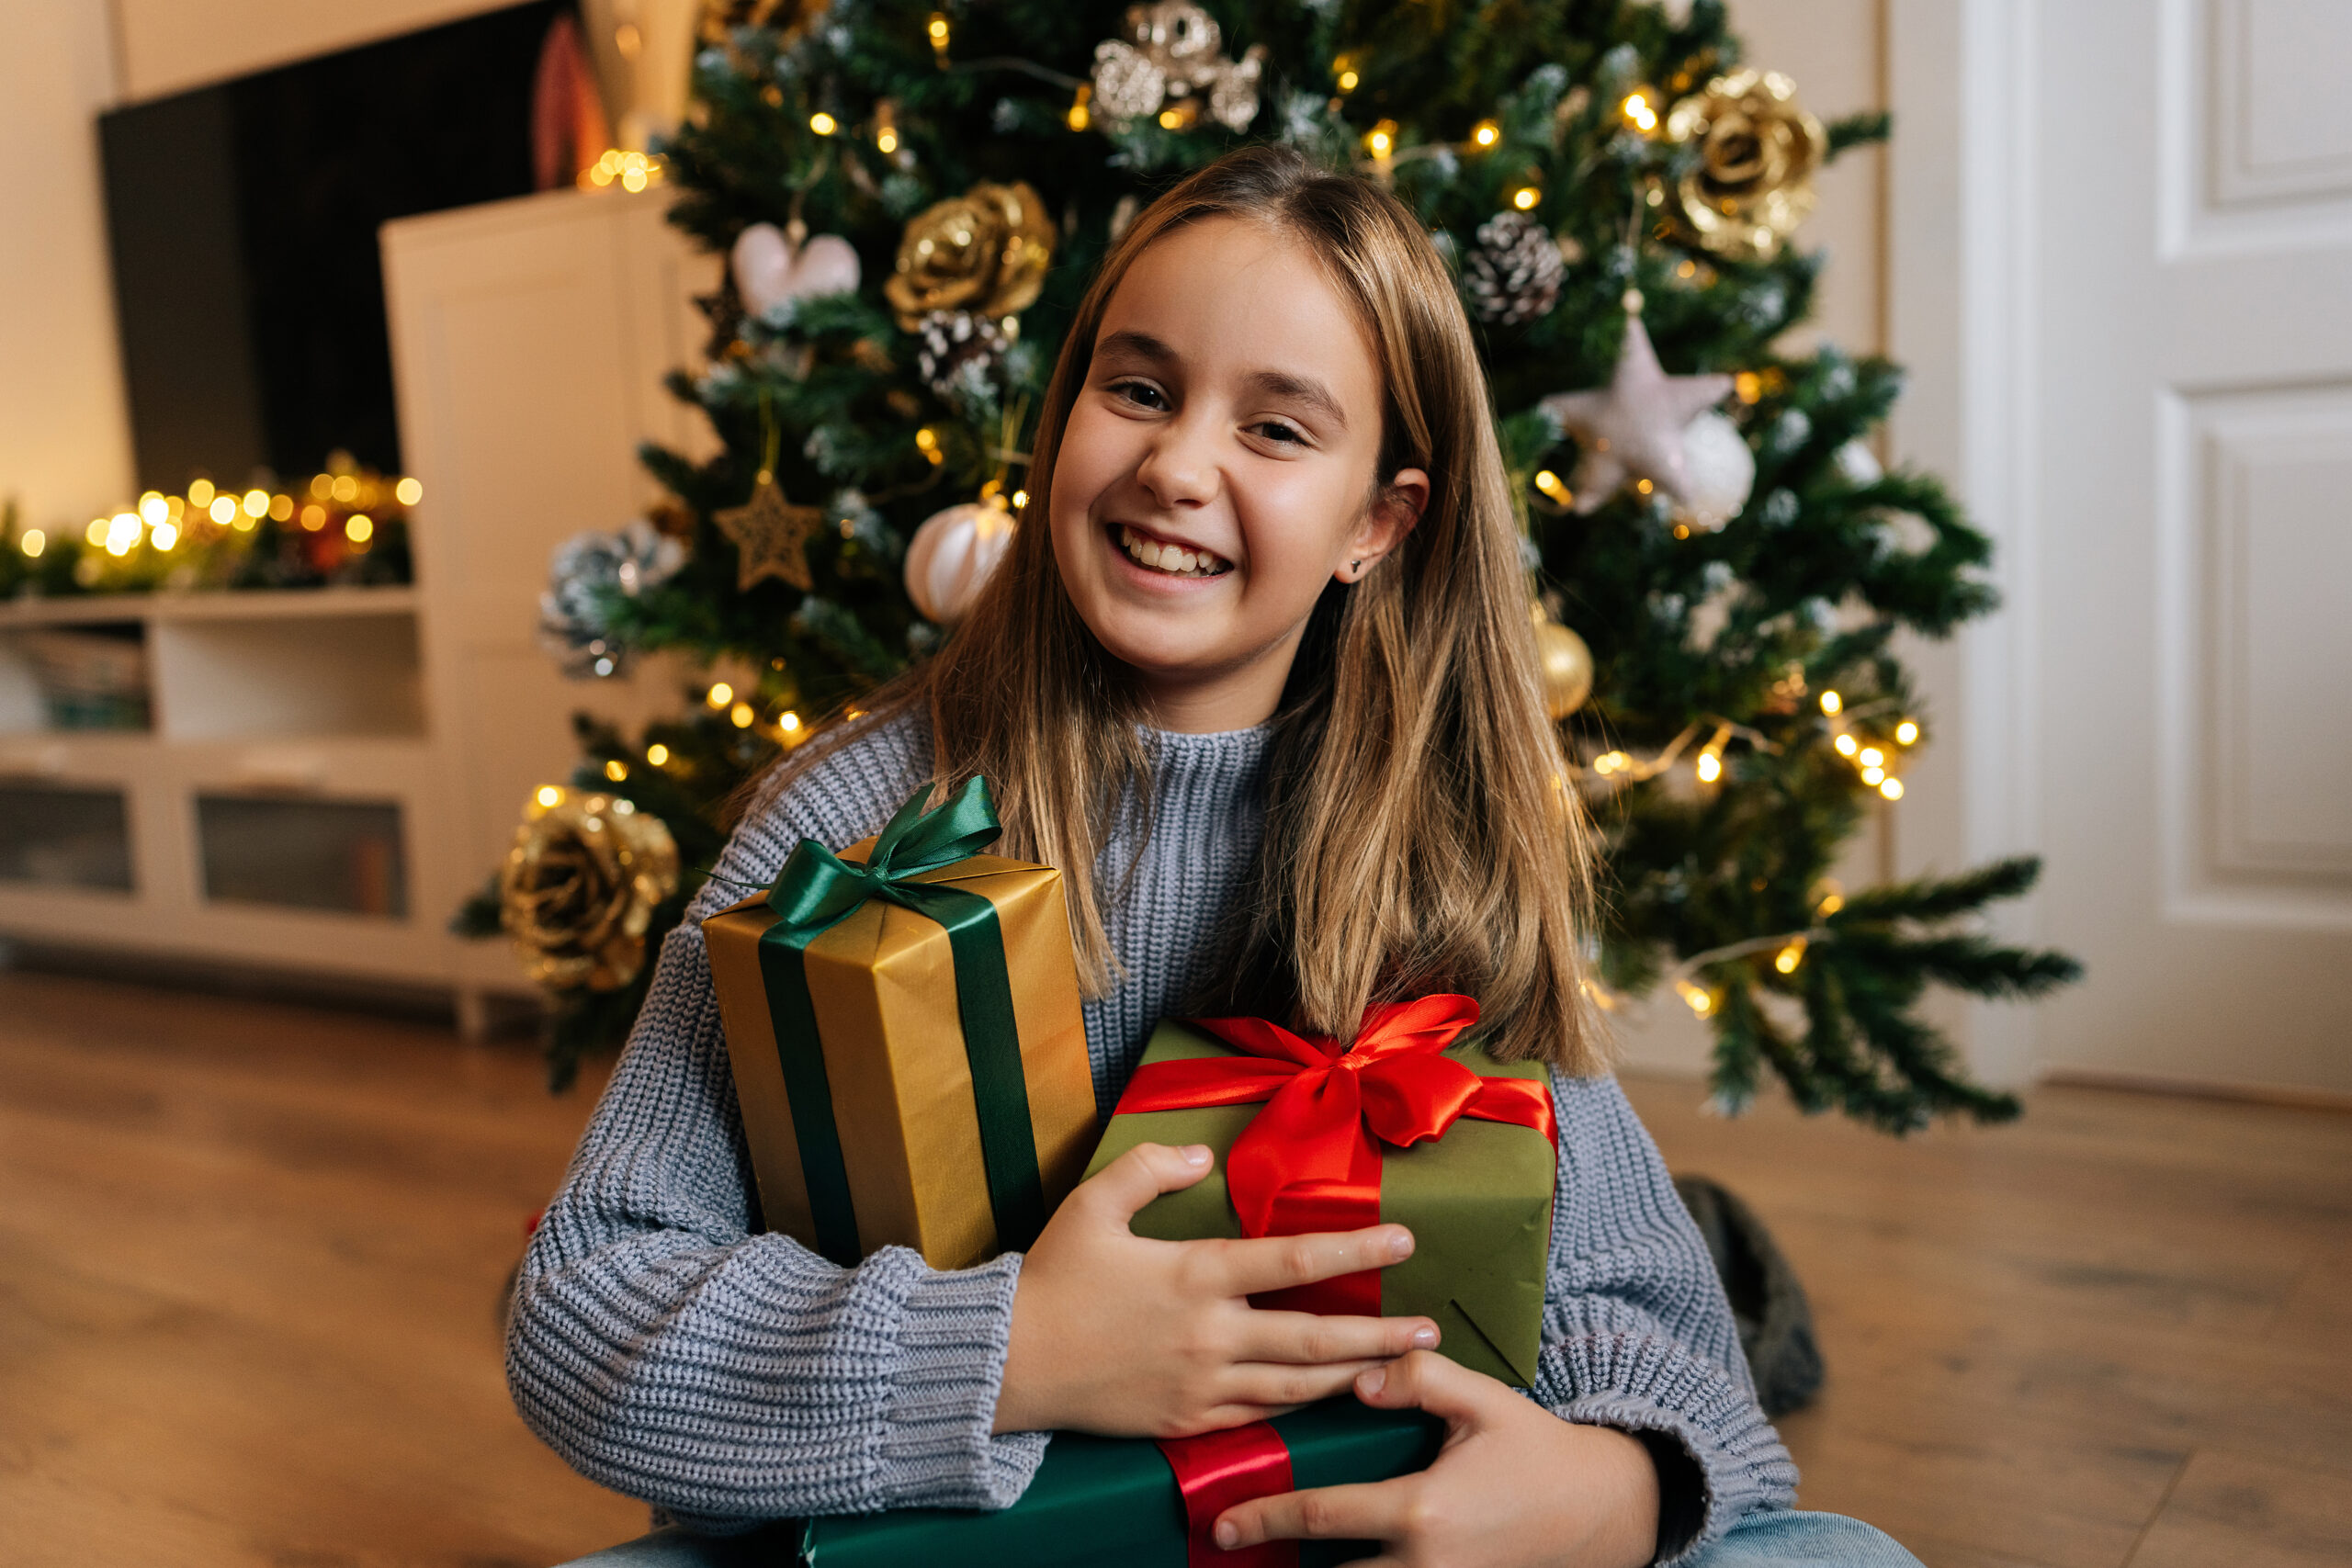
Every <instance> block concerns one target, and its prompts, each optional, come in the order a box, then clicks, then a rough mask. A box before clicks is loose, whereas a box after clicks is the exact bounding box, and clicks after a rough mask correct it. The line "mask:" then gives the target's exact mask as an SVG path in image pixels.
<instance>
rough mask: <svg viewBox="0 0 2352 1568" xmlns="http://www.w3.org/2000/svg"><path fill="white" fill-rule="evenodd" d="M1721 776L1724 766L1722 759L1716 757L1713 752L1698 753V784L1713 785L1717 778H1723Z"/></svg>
mask: <svg viewBox="0 0 2352 1568" xmlns="http://www.w3.org/2000/svg"><path fill="white" fill-rule="evenodd" d="M1723 776H1724V764H1723V759H1722V758H1720V757H1718V756H1716V755H1715V754H1714V753H1713V751H1702V752H1700V753H1699V782H1700V783H1701V784H1713V783H1714V782H1715V781H1716V780H1717V779H1719V778H1721V777H1723Z"/></svg>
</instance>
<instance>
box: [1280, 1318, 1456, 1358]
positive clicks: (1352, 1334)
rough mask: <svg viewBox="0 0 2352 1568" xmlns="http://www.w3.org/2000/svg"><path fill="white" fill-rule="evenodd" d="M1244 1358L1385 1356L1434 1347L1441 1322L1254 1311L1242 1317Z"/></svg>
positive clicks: (1424, 1319)
mask: <svg viewBox="0 0 2352 1568" xmlns="http://www.w3.org/2000/svg"><path fill="white" fill-rule="evenodd" d="M1242 1325H1243V1333H1242V1340H1241V1348H1240V1350H1239V1352H1238V1354H1237V1355H1236V1356H1235V1358H1234V1359H1236V1360H1240V1361H1287V1362H1290V1363H1293V1364H1295V1365H1302V1366H1329V1365H1333V1364H1336V1363H1338V1362H1340V1361H1375V1360H1385V1359H1389V1358H1391V1357H1396V1356H1402V1355H1404V1354H1405V1353H1406V1352H1407V1351H1408V1350H1433V1349H1435V1348H1437V1344H1438V1332H1437V1325H1436V1324H1434V1323H1431V1322H1430V1320H1429V1319H1428V1318H1426V1317H1317V1316H1316V1315H1315V1314H1313V1313H1306V1312H1260V1311H1256V1310H1254V1309H1253V1310H1252V1311H1251V1312H1250V1314H1249V1316H1248V1317H1246V1318H1244V1319H1243V1320H1242Z"/></svg>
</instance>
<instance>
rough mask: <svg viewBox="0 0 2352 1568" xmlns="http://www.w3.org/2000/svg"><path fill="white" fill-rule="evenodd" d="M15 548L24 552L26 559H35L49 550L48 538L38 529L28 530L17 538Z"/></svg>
mask: <svg viewBox="0 0 2352 1568" xmlns="http://www.w3.org/2000/svg"><path fill="white" fill-rule="evenodd" d="M17 548H18V549H20V550H22V551H24V552H25V558H26V559H28V560H31V559H36V558H39V557H40V553H41V551H43V550H45V549H47V548H49V536H48V535H46V534H44V533H42V532H41V531H40V529H38V528H28V529H26V530H25V531H24V533H23V534H21V535H20V536H17Z"/></svg>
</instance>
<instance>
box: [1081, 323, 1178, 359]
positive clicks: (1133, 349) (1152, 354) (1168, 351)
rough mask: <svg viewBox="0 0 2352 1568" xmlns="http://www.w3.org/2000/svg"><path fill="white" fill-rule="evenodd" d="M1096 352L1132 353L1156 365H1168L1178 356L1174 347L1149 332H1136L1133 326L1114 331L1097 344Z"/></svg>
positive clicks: (1106, 353)
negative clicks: (1121, 330)
mask: <svg viewBox="0 0 2352 1568" xmlns="http://www.w3.org/2000/svg"><path fill="white" fill-rule="evenodd" d="M1094 352H1095V353H1097V354H1103V355H1111V354H1132V355H1135V356H1136V357H1137V358H1138V359H1148V360H1150V361H1151V362H1152V363H1153V364H1155V365H1166V364H1168V363H1170V361H1172V360H1174V359H1175V358H1176V351H1175V350H1174V349H1172V348H1170V347H1169V346H1168V345H1167V344H1164V343H1162V342H1160V341H1159V339H1158V338H1156V337H1154V336H1152V335H1151V334H1150V333H1139V332H1136V331H1134V330H1133V329H1132V328H1130V329H1128V330H1127V331H1125V332H1115V333H1112V334H1111V335H1110V336H1109V337H1106V338H1104V339H1103V341H1102V342H1101V343H1099V344H1096V345H1095V348H1094Z"/></svg>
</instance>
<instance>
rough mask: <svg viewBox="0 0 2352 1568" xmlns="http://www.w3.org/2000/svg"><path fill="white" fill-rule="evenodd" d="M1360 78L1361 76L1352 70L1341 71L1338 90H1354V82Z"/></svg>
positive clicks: (1345, 91)
mask: <svg viewBox="0 0 2352 1568" xmlns="http://www.w3.org/2000/svg"><path fill="white" fill-rule="evenodd" d="M1362 80H1363V78H1362V77H1360V76H1358V75H1357V74H1356V73H1354V72H1352V71H1342V72H1340V91H1341V92H1343V93H1352V92H1354V91H1355V90H1356V84H1357V83H1358V82H1360V81H1362Z"/></svg>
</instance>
